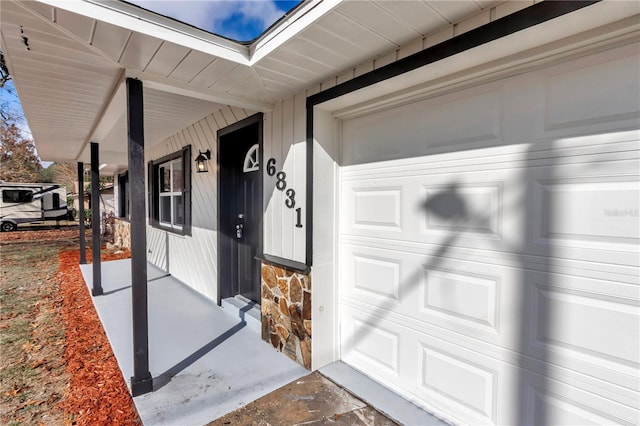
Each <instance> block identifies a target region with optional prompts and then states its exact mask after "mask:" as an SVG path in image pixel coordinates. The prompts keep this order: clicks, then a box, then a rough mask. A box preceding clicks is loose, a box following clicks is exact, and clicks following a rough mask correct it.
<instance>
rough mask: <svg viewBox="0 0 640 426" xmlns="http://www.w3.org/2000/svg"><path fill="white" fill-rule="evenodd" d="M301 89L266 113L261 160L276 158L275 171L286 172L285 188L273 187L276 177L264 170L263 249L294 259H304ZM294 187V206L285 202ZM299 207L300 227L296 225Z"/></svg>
mask: <svg viewBox="0 0 640 426" xmlns="http://www.w3.org/2000/svg"><path fill="white" fill-rule="evenodd" d="M306 98H307V93H306V92H302V93H299V94H297V95H295V96H292V97H290V98H287V99H284V100H282V101H279V102H276V104H275V105H274V109H273V111H271V112H268V113H266V114H265V116H264V117H265V121H264V151H263V152H264V154H263V158H264V163H265V165H266V164H267V161H268V160H269V159H270V158H273V159H275V160H276V166H275V167H276V170H277V171H280V170H282V171H284V172H285V173H286V181H287V187H286V188H285V189H284V190H283V191H279V190H278V189H277V188H276V181H277V179H276V176H268V175H267V174H266V173H264V168H263V176H264V212H265V215H264V252H265V253H266V254H270V255H273V256H278V257H282V258H286V259H290V260H295V261H297V262H302V263H304V262H305V261H306V258H305V255H306V237H305V235H306V220H305V219H306V209H307V206H306V197H305V194H306V170H307V167H306V161H307V146H306V107H305V102H306ZM288 189H293V190H295V206H294V208H287V207H286V205H285V201H286V198H287V196H286V191H287V190H288ZM298 208H300V209H301V210H300V214H301V218H302V220H301V223H302V227H296V221H297V218H296V214H297V213H296V209H298Z"/></svg>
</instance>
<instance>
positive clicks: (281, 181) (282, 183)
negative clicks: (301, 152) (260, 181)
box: [276, 172, 287, 191]
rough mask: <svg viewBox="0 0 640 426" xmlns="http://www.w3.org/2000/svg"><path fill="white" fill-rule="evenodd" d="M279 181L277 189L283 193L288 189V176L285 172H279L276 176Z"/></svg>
mask: <svg viewBox="0 0 640 426" xmlns="http://www.w3.org/2000/svg"><path fill="white" fill-rule="evenodd" d="M276 178H277V179H278V181H277V182H276V188H278V190H280V191H283V190H284V189H285V188H286V187H287V181H286V179H287V174H286V173H285V172H278V174H277V175H276Z"/></svg>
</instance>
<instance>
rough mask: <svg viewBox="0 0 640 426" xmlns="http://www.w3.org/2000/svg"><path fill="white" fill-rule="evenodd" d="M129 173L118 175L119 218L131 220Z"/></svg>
mask: <svg viewBox="0 0 640 426" xmlns="http://www.w3.org/2000/svg"><path fill="white" fill-rule="evenodd" d="M130 207H131V205H130V202H129V172H124V173H123V174H121V175H118V217H121V218H125V219H129V212H130Z"/></svg>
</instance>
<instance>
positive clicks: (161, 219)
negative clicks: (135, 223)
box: [148, 145, 191, 235]
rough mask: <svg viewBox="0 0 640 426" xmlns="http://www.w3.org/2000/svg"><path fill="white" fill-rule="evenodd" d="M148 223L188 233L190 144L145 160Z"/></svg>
mask: <svg viewBox="0 0 640 426" xmlns="http://www.w3.org/2000/svg"><path fill="white" fill-rule="evenodd" d="M148 172H149V183H150V184H149V189H150V194H149V195H150V200H149V201H150V203H149V206H150V208H149V216H150V219H151V224H152V226H155V227H157V228H162V229H166V230H169V231H172V232H175V233H178V234H182V235H191V145H188V146H185V147H183V148H182V150H180V151H177V152H174V153H173V154H170V155H168V156H166V157H163V158H160V159H158V160H154V161H151V162H149V171H148Z"/></svg>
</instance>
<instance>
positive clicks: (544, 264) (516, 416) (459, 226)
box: [342, 146, 554, 425]
mask: <svg viewBox="0 0 640 426" xmlns="http://www.w3.org/2000/svg"><path fill="white" fill-rule="evenodd" d="M539 149H540V146H537V147H536V150H537V151H539ZM530 156H531V160H530V162H533V161H534V159H535V158H536V155H535V153H533V152H530ZM532 170H533V168H532V167H530V165H529V164H528V167H526V171H524V172H523V173H522V174H521V175H519V176H520V179H521V180H522V181H521V182H519V184H520V185H521V187H522V188H523V190H522V192H520V193H519V194H518V197H515V198H513V199H511V200H510V201H508V203H509V205H505V202H504V201H502V204H501V205H497V206H493V207H494V209H495V211H481V210H480V211H479V210H476V209H475V208H474V207H473V206H472V205H470V203H469V202H468V201H467V200H466V199H465V194H464V192H463V191H461V185H460V184H459V183H458V182H456V181H452V182H450V183H449V184H447V185H446V186H445V187H444V188H442V189H441V190H440V191H438V192H436V193H433V194H429V195H428V196H427V198H426V199H424V200H417V203H416V208H417V210H418V212H422V213H419V214H426V215H428V216H431V217H432V218H437V221H438V222H439V223H446V224H447V226H446V229H450V230H451V229H452V230H454V231H448V232H447V233H446V234H445V235H443V237H442V238H441V240H440V242H439V243H437V248H436V250H435V251H434V253H433V254H432V255H430V256H428V257H427V258H425V259H424V260H423V261H422V265H421V267H420V268H418V270H416V271H414V272H413V273H412V274H411V275H410V276H409V277H408V278H406V279H405V280H404V281H403V282H401V283H400V284H399V289H398V292H399V294H401V295H402V294H415V290H416V289H419V288H420V287H427V286H428V285H429V284H428V281H429V279H430V277H429V276H430V275H431V274H430V273H431V272H432V271H434V270H438V269H439V267H442V265H441V264H442V263H443V262H444V261H445V259H447V256H448V255H449V256H450V255H451V253H450V252H451V250H452V249H453V248H455V247H456V246H457V244H459V243H460V240H461V239H464V238H468V237H473V235H469V232H468V231H473V230H478V229H489V228H490V220H491V218H492V217H493V216H494V215H495V214H496V213H497V212H498V211H510V212H515V213H516V214H522V215H523V216H522V222H521V224H522V229H520V230H519V232H521V233H522V235H521V236H520V237H519V238H515V239H513V240H515V241H520V242H521V243H520V244H509V243H508V242H507V241H499V242H497V243H495V244H496V247H495V250H500V251H502V252H507V253H511V254H513V255H514V256H515V259H517V266H515V267H516V268H517V270H518V271H520V272H519V275H514V276H515V277H517V281H516V282H502V283H500V284H501V285H502V286H510V287H511V289H510V290H511V291H510V293H512V294H515V295H517V298H516V299H515V300H513V299H512V300H508V301H507V303H515V305H516V306H517V307H518V308H517V311H518V312H517V314H516V315H514V316H513V317H512V318H511V321H513V324H509V326H508V327H506V326H505V324H502V325H501V328H502V329H506V328H509V329H514V330H519V333H518V337H517V339H516V340H517V341H515V342H511V344H512V345H514V347H513V349H514V350H515V351H516V357H515V363H516V365H515V367H516V369H515V371H516V377H513V379H514V380H512V381H510V383H513V384H514V385H513V387H512V389H510V390H509V391H507V392H506V393H507V394H510V395H513V397H512V400H511V406H512V407H513V408H512V409H507V410H506V411H509V412H511V421H510V422H509V423H511V424H522V425H524V424H530V425H545V424H548V423H549V418H548V414H547V407H546V405H545V404H544V403H541V402H542V401H541V400H540V399H537V401H536V400H535V399H536V397H535V394H536V393H537V394H539V395H545V394H547V391H548V388H549V383H550V380H551V379H552V377H551V375H550V372H549V362H550V361H549V348H548V347H547V344H546V343H545V341H544V339H542V338H541V339H538V338H539V337H542V336H548V335H549V329H548V328H549V327H552V326H553V325H554V306H553V305H547V306H544V305H543V304H541V303H536V301H534V300H533V299H534V298H535V297H537V296H536V294H537V292H536V291H535V288H534V287H535V284H534V280H533V279H532V276H531V275H532V274H533V273H534V272H532V271H531V269H530V266H528V265H529V264H530V259H527V257H528V256H527V254H526V253H527V251H528V250H529V249H530V247H528V246H530V244H531V243H530V241H531V235H530V231H529V230H530V229H531V228H532V226H531V224H532V223H533V221H534V217H533V216H534V215H538V218H537V219H536V220H538V221H542V222H541V223H545V224H546V227H548V229H551V228H549V227H552V226H553V224H552V223H551V221H552V220H553V214H552V211H553V208H554V206H553V205H552V200H551V199H548V200H546V202H545V203H544V204H541V205H534V202H533V200H534V193H533V191H534V189H535V188H534V185H535V182H536V181H538V180H540V179H545V178H546V179H548V178H551V177H552V176H553V174H554V171H553V167H552V166H551V165H550V166H549V167H548V172H547V173H546V175H545V176H540V175H539V174H538V175H535V176H534V175H533V174H532V173H533V172H532ZM514 183H516V182H509V184H514ZM504 214H506V213H504ZM538 223H540V222H538ZM497 244H500V246H499V247H498V246H497ZM538 249H539V250H538V251H536V252H535V255H536V256H537V261H536V262H537V265H536V267H535V273H536V274H539V275H540V276H544V277H547V278H548V277H550V276H551V275H550V272H551V270H550V269H551V265H550V259H551V256H552V255H553V253H552V252H551V249H550V246H549V244H546V245H544V246H540V247H538ZM456 256H460V254H459V253H457V254H456ZM451 259H453V258H451V257H450V258H449V260H451ZM464 260H469V261H474V262H478V261H479V260H478V259H476V258H474V255H473V254H470V255H469V257H468V258H467V259H464ZM480 261H481V260H480ZM493 266H494V267H495V266H498V265H493ZM498 267H499V268H508V267H507V266H498ZM551 284H552V283H544V285H545V286H546V285H551ZM424 290H426V289H424ZM441 291H442V292H443V293H446V292H447V288H446V287H445V288H441ZM497 294H498V295H497V296H496V307H499V306H500V304H501V301H500V299H499V298H500V296H501V292H499V291H498V293H497ZM440 296H441V297H442V298H443V299H444V300H447V303H455V300H454V299H455V298H456V294H455V290H451V292H449V293H448V294H441V295H440ZM401 303H402V301H401ZM394 310H397V301H396V300H391V299H386V301H385V302H381V303H379V304H378V305H377V306H376V309H375V316H370V317H368V319H367V325H368V326H369V327H363V328H359V329H358V332H357V333H354V335H352V336H350V338H349V339H348V340H346V341H343V342H342V344H343V351H345V350H346V351H351V350H356V351H357V350H358V347H359V346H361V347H362V350H363V351H366V349H365V348H366V347H367V346H368V345H367V344H366V343H365V340H366V339H367V337H368V336H369V335H370V334H371V331H372V330H374V329H376V327H378V326H380V325H381V322H382V321H384V320H385V319H386V318H387V317H388V316H389V312H393V311H394ZM503 319H504V318H503ZM532 330H535V334H536V335H535V336H532V335H531V333H532ZM534 340H535V348H534V347H533V343H534ZM509 349H512V348H509ZM531 358H535V359H536V360H537V361H536V363H535V364H536V365H537V367H536V370H535V373H534V372H532V371H531V370H530V366H531ZM526 366H529V369H527V368H525V367H526ZM420 380H422V379H420ZM502 383H503V384H506V383H509V381H507V380H505V381H503V382H502ZM495 386H499V385H498V383H496V384H495ZM494 392H495V389H494ZM485 398H492V396H488V395H485V396H483V397H482V398H481V399H485ZM496 402H497V401H496ZM494 407H495V403H494ZM494 409H495V408H494ZM494 421H495V419H494Z"/></svg>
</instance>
